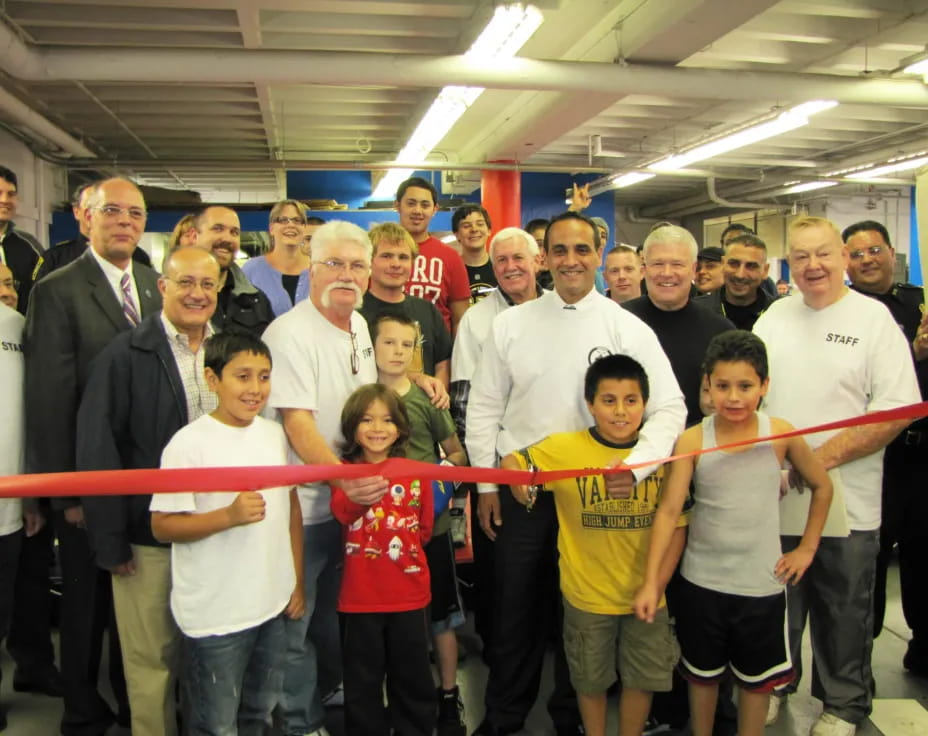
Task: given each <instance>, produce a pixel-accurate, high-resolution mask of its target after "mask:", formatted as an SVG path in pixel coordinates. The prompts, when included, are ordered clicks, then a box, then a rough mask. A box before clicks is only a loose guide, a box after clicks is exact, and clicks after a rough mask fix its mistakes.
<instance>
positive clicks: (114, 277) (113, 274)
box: [89, 246, 145, 317]
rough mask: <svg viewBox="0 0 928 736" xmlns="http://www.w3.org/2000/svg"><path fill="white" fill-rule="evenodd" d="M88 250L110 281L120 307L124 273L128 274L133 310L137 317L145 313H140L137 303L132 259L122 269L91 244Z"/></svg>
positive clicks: (137, 293)
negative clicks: (133, 303)
mask: <svg viewBox="0 0 928 736" xmlns="http://www.w3.org/2000/svg"><path fill="white" fill-rule="evenodd" d="M89 250H90V252H91V253H93V257H94V258H95V259H96V261H97V265H99V266H100V268H101V269H102V270H103V275H104V276H106V280H107V281H109V282H110V287H112V289H113V293H114V294H115V295H116V301H117V302H119V306H120V307H121V306H122V304H123V296H122V285H121V281H122V275H123V274H124V273H128V274H129V289H130V290H131V291H132V299H133V301H135V311H136V312H138V314H139V317H144V316H145V315H143V314H142V305H141V304H140V303H139V290H138V287H137V286H136V285H135V274H134V273H133V271H132V259H131V258H130V259H129V265H128V267H127V268H126V269H125V271H124V270H123V269H121V268H119V266H114V265H113V264H112V263H110V262H109V261H108V260H106V259H105V258H104V257H103V256H101V255H100V254H99V253H97V251H96V250H95V249H94V247H93V246H90V249H89Z"/></svg>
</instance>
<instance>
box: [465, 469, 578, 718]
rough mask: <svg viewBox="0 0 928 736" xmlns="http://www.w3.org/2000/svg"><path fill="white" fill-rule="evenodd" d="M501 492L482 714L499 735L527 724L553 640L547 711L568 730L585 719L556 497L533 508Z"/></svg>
mask: <svg viewBox="0 0 928 736" xmlns="http://www.w3.org/2000/svg"><path fill="white" fill-rule="evenodd" d="M499 495H500V506H501V512H502V516H503V524H502V526H501V527H499V529H498V531H497V538H496V542H495V543H494V550H493V554H494V562H495V584H494V601H493V616H494V618H493V622H494V623H493V635H492V639H491V645H490V649H489V652H488V655H489V656H488V661H489V665H490V673H489V677H488V678H487V688H486V695H485V703H486V715H485V717H484V718H485V720H486V721H488V722H489V723H490V724H492V725H493V726H494V727H496V729H497V730H498V731H500V732H502V733H509V732H514V731H518V730H520V729H521V728H522V727H523V725H524V723H525V719H526V717H527V716H528V714H529V711H530V710H531V709H532V706H533V705H534V704H535V700H536V698H537V697H538V687H539V684H540V682H541V670H542V665H543V663H544V655H545V648H546V647H545V645H546V643H547V642H549V641H552V642H553V644H554V692H553V693H552V694H551V697H550V698H549V700H548V712H549V713H550V715H551V720H552V721H554V725H555V727H556V728H558V729H566V728H570V727H572V726H574V725H576V724H579V723H580V722H581V720H580V713H579V710H578V709H577V697H576V693H575V692H574V689H573V687H572V686H571V684H570V673H569V671H568V668H567V660H566V659H565V657H564V642H563V636H562V634H563V626H562V620H563V610H562V608H561V593H560V590H559V585H558V574H557V515H556V513H555V509H554V495H553V494H551V493H539V494H538V499H537V501H536V502H535V506H534V508H533V509H532V510H531V511H527V510H526V508H525V507H524V506H522V505H521V504H520V503H518V502H517V501H516V500H515V499H514V498H513V497H512V493H511V492H510V491H509V488H508V487H505V486H503V487H501V488H500V494H499ZM478 533H480V532H478Z"/></svg>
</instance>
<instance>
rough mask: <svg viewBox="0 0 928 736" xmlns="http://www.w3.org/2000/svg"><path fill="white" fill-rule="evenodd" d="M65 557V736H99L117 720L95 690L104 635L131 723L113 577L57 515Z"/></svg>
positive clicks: (80, 533) (122, 711) (116, 689)
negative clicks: (118, 631) (98, 563)
mask: <svg viewBox="0 0 928 736" xmlns="http://www.w3.org/2000/svg"><path fill="white" fill-rule="evenodd" d="M53 518H54V520H55V530H56V533H57V534H58V545H59V553H60V557H61V576H62V582H63V595H62V600H61V623H60V630H61V677H62V681H63V683H64V715H63V716H62V719H61V733H62V734H64V736H91V735H93V736H99V734H101V733H103V732H104V731H105V730H106V729H107V727H108V726H109V725H110V724H112V723H113V721H114V720H115V716H114V715H113V712H112V710H111V709H110V706H109V705H108V704H107V702H106V700H104V699H103V697H102V696H101V695H100V693H99V691H98V689H97V680H98V678H99V672H100V659H101V656H102V652H103V633H104V631H107V630H108V631H109V677H110V685H111V686H112V688H113V695H114V696H115V698H116V704H117V708H118V711H119V721H120V722H121V723H123V722H125V723H128V719H129V700H128V696H127V695H126V680H125V675H124V674H123V670H122V655H121V653H120V650H119V636H118V634H117V633H116V617H115V614H114V612H113V589H112V585H111V582H110V573H109V572H107V571H105V570H101V569H100V568H98V567H97V565H96V562H95V560H94V557H93V553H92V551H91V549H90V544H89V541H88V538H87V532H86V531H85V530H84V529H81V528H79V527H76V526H74V525H73V524H69V523H68V522H67V521H65V519H64V512H63V511H56V512H54V515H53Z"/></svg>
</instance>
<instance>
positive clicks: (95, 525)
mask: <svg viewBox="0 0 928 736" xmlns="http://www.w3.org/2000/svg"><path fill="white" fill-rule="evenodd" d="M186 424H187V400H186V396H185V394H184V387H183V383H182V382H181V378H180V373H179V372H178V370H177V363H176V361H175V360H174V355H173V353H172V352H171V347H170V345H169V344H168V338H167V336H166V335H165V333H164V328H163V326H162V324H161V315H160V313H156V314H153V315H151V316H150V317H146V318H145V319H143V320H142V322H141V324H139V326H138V327H136V328H135V329H134V330H131V331H128V332H123V333H121V334H119V335H117V336H116V337H115V338H114V339H113V341H112V342H111V343H110V344H109V345H107V346H106V348H104V350H103V351H102V352H101V353H100V354H99V355H98V356H97V357H96V358H95V359H94V361H93V363H92V364H91V371H90V378H89V380H88V382H87V387H86V389H85V390H84V395H83V399H82V400H81V406H80V409H79V410H78V414H77V469H78V470H129V469H138V468H157V467H160V465H161V451H162V450H163V449H164V447H165V445H167V443H168V441H169V440H170V439H171V437H173V436H174V433H175V432H177V430H179V429H180V428H181V427H183V426H184V425H186ZM81 501H82V503H83V505H84V519H85V522H86V524H87V532H88V534H89V535H90V542H91V545H92V547H93V550H94V553H95V555H96V559H97V564H98V565H99V566H100V567H103V568H106V569H110V568H112V567H114V566H116V565H119V564H122V563H124V562H128V561H129V560H130V559H131V558H132V550H131V548H130V547H129V545H130V544H142V545H149V546H163V545H161V544H160V542H158V541H157V540H155V538H154V536H153V535H152V532H151V513H150V512H149V510H148V506H149V504H150V503H151V495H150V494H140V495H131V496H85V497H83V498H82V499H81Z"/></svg>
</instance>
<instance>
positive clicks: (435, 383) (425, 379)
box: [413, 373, 451, 409]
mask: <svg viewBox="0 0 928 736" xmlns="http://www.w3.org/2000/svg"><path fill="white" fill-rule="evenodd" d="M413 380H414V381H415V382H416V385H417V386H418V387H419V388H421V389H422V390H423V391H425V395H426V396H428V397H429V401H431V402H432V406H434V407H435V408H437V409H447V408H449V407H450V406H451V397H450V396H449V395H448V389H446V388H445V384H444V383H442V382H441V381H440V380H439V379H437V378H435V377H434V376H429V375H426V374H425V373H419V374H417V375H416V376H415V378H414V379H413Z"/></svg>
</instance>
